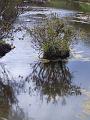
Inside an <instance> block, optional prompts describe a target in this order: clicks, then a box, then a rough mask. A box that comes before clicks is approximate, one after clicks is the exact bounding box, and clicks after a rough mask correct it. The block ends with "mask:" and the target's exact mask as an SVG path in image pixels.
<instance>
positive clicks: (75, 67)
mask: <svg viewBox="0 0 90 120" xmlns="http://www.w3.org/2000/svg"><path fill="white" fill-rule="evenodd" d="M23 9H25V11H23V12H22V13H21V14H20V15H19V16H18V17H17V19H16V21H15V22H14V24H13V28H12V29H11V31H10V33H11V34H12V38H11V37H7V38H6V40H7V41H8V42H10V43H12V44H13V45H14V46H15V49H13V50H12V51H10V52H9V53H8V54H6V55H5V56H4V57H3V58H1V59H0V64H1V68H0V70H1V78H0V79H1V80H2V82H4V83H5V84H3V83H2V82H1V85H2V90H0V91H1V93H0V120H62V119H63V120H90V41H89V40H90V25H89V24H88V23H82V22H77V21H76V22H75V21H74V22H73V20H76V17H77V14H79V12H78V11H73V10H63V9H54V8H46V7H32V9H30V10H29V6H27V7H24V8H23ZM52 13H57V14H58V16H59V17H60V18H66V19H67V18H68V21H69V23H70V24H72V25H73V26H75V28H76V29H77V30H78V31H79V30H80V29H82V31H83V32H84V38H82V39H81V38H78V40H76V43H75V45H74V46H73V47H72V48H71V56H70V58H68V60H67V61H63V62H55V63H47V62H46V63H42V62H40V61H39V58H38V51H35V50H34V49H33V47H32V43H31V40H32V38H31V37H30V35H29V34H28V32H27V30H26V28H30V29H31V28H33V26H34V25H36V24H37V23H38V22H42V21H43V20H44V19H45V18H46V16H49V15H50V14H52ZM80 15H81V14H80Z"/></svg>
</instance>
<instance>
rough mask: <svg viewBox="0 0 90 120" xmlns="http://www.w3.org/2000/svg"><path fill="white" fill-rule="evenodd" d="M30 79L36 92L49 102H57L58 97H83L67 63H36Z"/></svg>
mask: <svg viewBox="0 0 90 120" xmlns="http://www.w3.org/2000/svg"><path fill="white" fill-rule="evenodd" d="M30 78H31V79H32V81H33V83H34V90H35V91H38V92H40V96H41V97H42V98H43V96H46V97H47V102H50V101H51V100H53V102H55V101H57V98H58V97H62V98H64V96H68V95H81V92H80V87H78V86H76V85H73V83H72V75H71V73H70V71H69V68H68V67H67V66H66V62H62V61H60V62H49V63H42V62H38V63H35V64H34V65H33V72H32V74H30V76H28V77H27V78H26V80H28V79H30Z"/></svg>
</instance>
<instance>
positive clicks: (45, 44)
mask: <svg viewBox="0 0 90 120" xmlns="http://www.w3.org/2000/svg"><path fill="white" fill-rule="evenodd" d="M30 34H31V36H32V38H33V40H32V42H33V43H34V48H35V49H37V50H39V51H40V52H41V53H43V58H45V59H50V60H52V59H58V58H61V59H63V58H66V57H68V56H69V52H70V49H69V46H70V43H71V40H72V38H73V36H74V30H73V28H72V27H70V26H68V25H66V23H65V22H63V21H62V20H61V19H59V18H58V17H56V16H53V17H52V19H50V20H47V21H46V22H45V23H43V24H42V25H37V26H36V27H34V28H33V29H32V30H31V31H30Z"/></svg>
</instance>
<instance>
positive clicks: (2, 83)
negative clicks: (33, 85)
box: [0, 64, 25, 104]
mask: <svg viewBox="0 0 90 120" xmlns="http://www.w3.org/2000/svg"><path fill="white" fill-rule="evenodd" d="M0 68H1V69H0V97H1V96H3V99H4V100H7V101H8V102H9V103H10V104H12V103H15V102H16V101H17V99H16V94H18V93H19V92H20V91H21V90H24V84H25V83H24V81H23V80H22V78H21V80H22V81H21V80H20V77H19V80H18V81H16V80H14V78H13V77H12V75H11V74H10V72H9V71H8V70H6V68H5V66H4V65H2V64H1V65H0Z"/></svg>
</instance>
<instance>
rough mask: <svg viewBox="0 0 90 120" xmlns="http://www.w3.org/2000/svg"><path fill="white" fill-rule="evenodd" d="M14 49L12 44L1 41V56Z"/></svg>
mask: <svg viewBox="0 0 90 120" xmlns="http://www.w3.org/2000/svg"><path fill="white" fill-rule="evenodd" d="M11 49H12V47H11V45H10V44H8V43H5V42H1V41H0V57H3V56H4V55H5V54H6V53H8V52H10V51H11Z"/></svg>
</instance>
